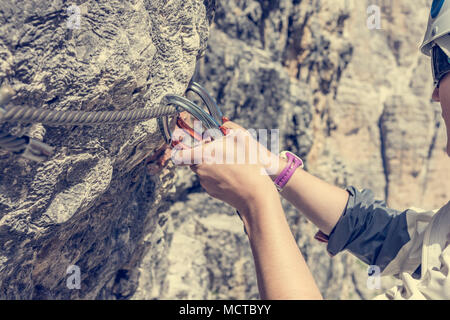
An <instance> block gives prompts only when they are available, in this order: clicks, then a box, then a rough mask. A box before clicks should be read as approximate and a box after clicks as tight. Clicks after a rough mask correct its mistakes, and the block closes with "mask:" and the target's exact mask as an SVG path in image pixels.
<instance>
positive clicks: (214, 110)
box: [158, 82, 228, 149]
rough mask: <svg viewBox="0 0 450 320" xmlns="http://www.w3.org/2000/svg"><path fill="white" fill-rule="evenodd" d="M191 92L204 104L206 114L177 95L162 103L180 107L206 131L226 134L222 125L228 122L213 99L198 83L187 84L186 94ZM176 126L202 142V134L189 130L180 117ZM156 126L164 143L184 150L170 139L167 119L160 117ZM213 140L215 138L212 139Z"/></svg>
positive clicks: (167, 98) (169, 96) (170, 133)
mask: <svg viewBox="0 0 450 320" xmlns="http://www.w3.org/2000/svg"><path fill="white" fill-rule="evenodd" d="M189 91H192V92H194V93H195V94H197V95H198V96H199V97H200V98H201V99H202V101H203V102H204V103H205V105H206V107H207V109H208V112H209V113H207V112H205V111H204V110H203V109H202V108H201V107H199V106H198V105H197V104H195V103H194V102H192V101H190V100H189V99H187V98H185V97H182V96H178V95H167V96H165V97H164V100H166V101H164V102H163V103H168V104H173V105H175V106H177V107H180V108H181V109H182V110H183V111H186V112H188V113H189V114H190V115H192V116H193V117H194V118H196V119H197V120H199V121H201V122H202V125H203V126H204V127H205V128H206V129H218V130H220V132H221V134H222V135H225V134H226V132H227V131H226V129H225V128H224V127H223V123H224V122H226V121H228V119H227V118H226V117H224V116H223V114H222V112H221V110H220V109H219V107H218V106H217V103H216V102H215V101H214V99H213V98H212V97H211V96H210V95H209V94H208V92H207V91H206V90H205V89H204V88H203V87H202V86H201V85H199V84H198V83H196V82H192V83H191V84H189V86H188V88H187V90H186V92H189ZM176 124H177V126H178V127H179V128H180V129H182V130H184V131H185V132H187V133H188V134H189V135H190V136H191V137H193V138H194V139H195V140H196V141H201V140H202V133H200V132H196V131H195V130H194V129H193V128H191V127H190V126H189V125H188V124H187V123H186V122H185V121H184V120H183V119H182V118H181V117H180V115H178V116H177V121H176ZM158 125H159V127H160V130H161V133H162V134H163V136H164V138H165V140H166V143H167V144H169V145H171V146H172V147H174V146H175V145H177V144H181V146H182V147H183V148H184V149H185V148H187V146H185V145H184V144H183V143H181V142H180V141H174V140H173V137H172V132H171V130H170V124H169V118H168V117H162V118H159V119H158ZM213 138H217V136H216V137H213Z"/></svg>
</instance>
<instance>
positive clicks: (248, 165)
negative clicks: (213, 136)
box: [172, 121, 278, 215]
mask: <svg viewBox="0 0 450 320" xmlns="http://www.w3.org/2000/svg"><path fill="white" fill-rule="evenodd" d="M224 126H225V127H227V128H228V129H230V132H229V134H228V135H227V136H224V137H222V138H221V139H218V140H215V141H212V142H209V143H204V144H201V145H199V146H197V147H195V148H193V149H188V150H180V151H177V152H176V153H175V154H174V155H173V157H172V159H173V160H174V162H175V163H178V164H182V165H190V166H191V169H192V171H194V172H195V173H196V174H197V175H198V176H199V179H200V184H201V186H202V187H203V188H204V189H205V191H206V192H207V193H208V194H209V195H211V196H212V197H214V198H217V199H219V200H222V201H224V202H226V203H228V204H229V205H231V206H233V207H234V208H236V209H237V210H238V211H239V212H240V213H241V215H246V213H248V212H250V211H251V210H250V208H249V207H250V206H255V205H260V204H261V203H264V202H265V201H267V200H268V199H273V197H274V196H276V197H278V193H277V191H276V188H275V186H274V184H273V182H272V180H271V179H270V177H269V176H268V175H267V174H266V172H265V169H264V166H263V165H262V164H261V163H260V162H259V161H258V159H259V157H257V155H258V153H259V152H262V153H266V152H268V150H267V149H265V148H264V147H262V146H261V145H260V144H259V143H258V142H257V141H256V140H254V139H253V137H252V136H251V135H250V134H249V133H248V132H247V131H246V130H245V129H243V128H242V127H239V126H237V125H235V124H234V123H232V122H231V121H230V122H226V123H225V125H224ZM262 148H264V149H262ZM255 153H256V154H255ZM277 158H278V157H277Z"/></svg>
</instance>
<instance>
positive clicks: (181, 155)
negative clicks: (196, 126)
mask: <svg viewBox="0 0 450 320" xmlns="http://www.w3.org/2000/svg"><path fill="white" fill-rule="evenodd" d="M177 147H178V145H177V146H175V148H174V149H172V152H171V155H170V158H171V160H172V162H173V163H174V164H175V165H177V166H191V165H194V164H199V163H201V160H202V159H201V158H202V151H201V148H202V146H201V145H200V146H198V147H195V148H193V149H185V150H183V149H180V148H177ZM199 148H200V150H199Z"/></svg>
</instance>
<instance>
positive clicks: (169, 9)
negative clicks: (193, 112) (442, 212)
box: [0, 0, 450, 299]
mask: <svg viewBox="0 0 450 320" xmlns="http://www.w3.org/2000/svg"><path fill="white" fill-rule="evenodd" d="M428 2H429V1H427V0H418V1H414V2H411V1H406V0H398V1H381V0H380V1H375V0H374V1H373V4H375V5H378V6H379V7H380V8H381V20H380V21H381V26H380V27H381V29H374V30H371V29H369V28H368V27H367V20H368V18H370V17H369V16H370V15H371V14H373V13H372V12H371V11H370V10H369V13H368V4H367V3H366V1H356V0H333V1H331V0H330V1H323V0H322V1H319V0H308V1H288V0H276V1H272V0H270V1H268V0H247V1H238V0H229V1H218V2H217V3H216V4H214V1H206V0H205V1H200V0H183V1H182V0H173V1H170V2H167V1H163V0H151V1H150V0H146V1H143V0H134V1H131V0H130V1H84V2H81V1H79V2H77V3H78V5H77V8H79V13H80V21H79V22H80V25H79V28H78V26H77V20H76V19H77V17H76V16H73V13H74V12H75V13H76V12H78V11H77V9H74V8H72V11H70V12H67V5H65V4H64V3H63V2H62V1H47V2H45V3H43V2H42V1H22V3H21V4H20V5H18V4H17V1H16V2H13V1H2V2H1V3H0V18H1V25H0V28H1V30H0V31H1V32H0V52H1V55H0V64H1V68H0V82H1V83H9V84H10V85H11V86H12V87H13V88H14V89H15V90H16V91H17V92H18V94H17V96H16V97H15V98H14V99H13V101H12V102H11V103H15V104H25V105H29V106H33V107H42V108H51V109H71V110H72V109H73V110H107V109H111V110H119V109H132V108H139V107H148V108H152V107H155V106H157V105H158V104H159V102H160V100H161V99H162V97H163V96H164V95H165V94H167V93H175V94H182V93H183V92H184V90H185V88H186V86H187V84H188V82H189V80H190V79H191V77H192V76H193V75H194V69H195V65H196V60H197V59H198V58H199V57H201V56H203V54H204V58H203V59H201V60H200V61H199V62H198V63H197V67H198V70H197V73H196V76H195V79H196V80H197V81H198V82H200V83H201V84H202V85H204V86H205V87H206V88H207V89H208V90H209V91H210V93H211V94H212V95H213V96H214V97H215V98H216V99H217V101H218V102H219V105H220V106H221V107H222V109H223V111H224V113H225V114H226V115H227V116H229V117H230V118H231V119H233V120H235V121H236V122H237V123H239V124H241V125H243V126H245V127H247V128H254V129H278V130H279V133H280V149H289V150H291V151H293V152H296V153H298V154H299V155H301V156H302V157H303V158H304V160H305V162H306V169H307V170H308V171H309V172H311V173H313V174H315V175H317V176H319V177H321V178H323V179H324V180H326V181H328V182H330V183H333V184H336V185H338V186H341V187H345V186H348V185H355V186H357V187H359V188H370V189H372V190H373V191H374V193H375V194H376V196H377V197H378V198H379V199H385V200H386V201H387V202H388V204H389V205H390V206H392V207H394V208H397V209H400V210H402V209H404V208H407V207H410V206H416V207H422V208H425V209H434V208H437V207H440V206H441V205H442V204H444V202H446V201H448V199H449V190H450V188H449V187H450V185H449V183H450V182H449V181H450V177H449V172H450V167H449V164H450V162H449V161H448V158H447V157H446V155H445V153H444V147H445V142H446V140H445V132H444V130H442V128H443V123H442V122H441V119H440V108H439V106H438V105H437V104H431V103H430V102H429V100H430V99H429V98H430V96H431V90H432V83H431V74H430V70H429V61H428V60H427V58H426V57H423V56H421V55H420V54H419V53H418V50H417V48H418V46H419V44H420V42H421V40H422V36H423V33H424V31H425V25H426V20H427V17H428V12H429V3H428ZM214 7H215V18H214V21H213V20H212V19H213V12H214ZM212 21H213V24H212V26H211V29H210V30H208V25H209V23H210V22H212ZM207 42H208V48H206V46H207ZM1 128H2V129H7V130H9V131H10V132H13V133H17V134H19V133H26V134H28V135H31V136H33V137H36V138H43V139H44V141H45V142H47V143H49V144H50V145H52V146H54V147H56V153H55V156H54V157H52V158H51V159H50V160H49V161H47V162H45V163H42V164H36V163H31V162H28V161H26V160H23V159H20V158H18V157H16V156H11V155H10V154H3V155H1V156H0V170H1V171H0V172H1V173H2V174H1V175H0V298H2V299H10V298H35V299H39V298H68V299H69V298H70V299H95V298H98V299H257V298H258V290H257V283H256V276H255V272H254V265H253V259H252V255H251V251H250V248H249V245H248V240H247V238H246V236H245V234H244V231H243V227H242V223H241V221H240V220H239V218H238V217H237V216H236V215H235V213H234V211H233V209H232V208H230V207H228V206H225V205H223V204H222V203H221V202H219V201H216V200H214V199H211V198H210V197H209V196H207V195H206V194H205V193H204V192H202V189H201V187H200V185H199V183H198V181H197V179H196V178H195V176H194V175H193V174H192V173H191V172H190V171H189V170H188V169H185V168H181V169H175V168H174V167H173V165H172V164H169V166H168V167H167V168H165V169H163V170H161V171H160V172H157V173H152V174H149V173H148V172H147V170H146V164H145V163H146V162H147V160H145V159H148V158H150V159H152V160H154V159H156V158H157V156H158V154H159V152H160V151H159V150H160V147H161V146H162V144H163V141H162V137H161V136H160V135H159V133H158V132H157V127H156V122H155V121H153V120H152V121H148V122H146V123H141V124H138V125H123V126H101V127H77V126H73V127H51V126H42V125H39V124H34V125H32V126H18V125H14V124H1ZM152 172H154V171H152ZM324 197H325V195H324ZM284 207H285V211H286V214H287V217H288V220H289V222H290V225H291V228H292V231H293V233H294V235H295V237H296V239H297V242H298V244H299V247H300V249H301V251H302V253H303V254H304V256H305V258H306V260H307V262H308V264H309V265H310V267H311V269H312V272H313V274H314V276H315V279H316V280H317V283H318V285H319V287H320V290H321V292H322V294H323V295H324V297H325V298H328V299H366V298H370V297H372V296H374V295H376V294H379V293H381V292H382V289H381V290H371V289H368V287H367V266H365V265H363V264H362V263H359V262H357V261H356V260H355V259H354V258H353V257H352V256H350V255H349V254H347V253H343V254H340V255H338V256H336V257H334V258H333V259H331V258H330V257H329V256H328V255H327V253H326V251H325V247H324V245H322V244H319V243H318V242H316V241H315V240H313V235H314V234H315V232H316V231H317V229H316V228H315V227H314V226H313V225H312V224H311V223H309V222H308V221H307V220H306V219H305V218H304V217H303V216H302V215H301V213H299V212H298V211H297V210H296V209H295V208H293V207H292V206H291V205H289V204H288V203H284ZM71 265H76V266H78V267H79V270H80V275H81V288H80V289H78V290H77V289H69V288H68V287H67V282H66V281H67V280H68V278H69V276H71V275H72V274H70V275H68V274H67V268H68V267H69V266H71ZM392 284H393V280H392V279H383V280H382V288H384V287H389V286H391V285H392Z"/></svg>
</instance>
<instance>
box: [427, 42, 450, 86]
mask: <svg viewBox="0 0 450 320" xmlns="http://www.w3.org/2000/svg"><path fill="white" fill-rule="evenodd" d="M432 50H433V52H432V54H431V66H432V70H433V79H434V85H435V86H436V87H438V88H439V82H440V81H441V80H442V78H444V76H445V75H446V74H447V73H449V72H450V58H449V57H448V56H447V55H446V54H445V52H444V51H443V50H442V49H441V47H439V46H438V45H434V46H433V49H432Z"/></svg>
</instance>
